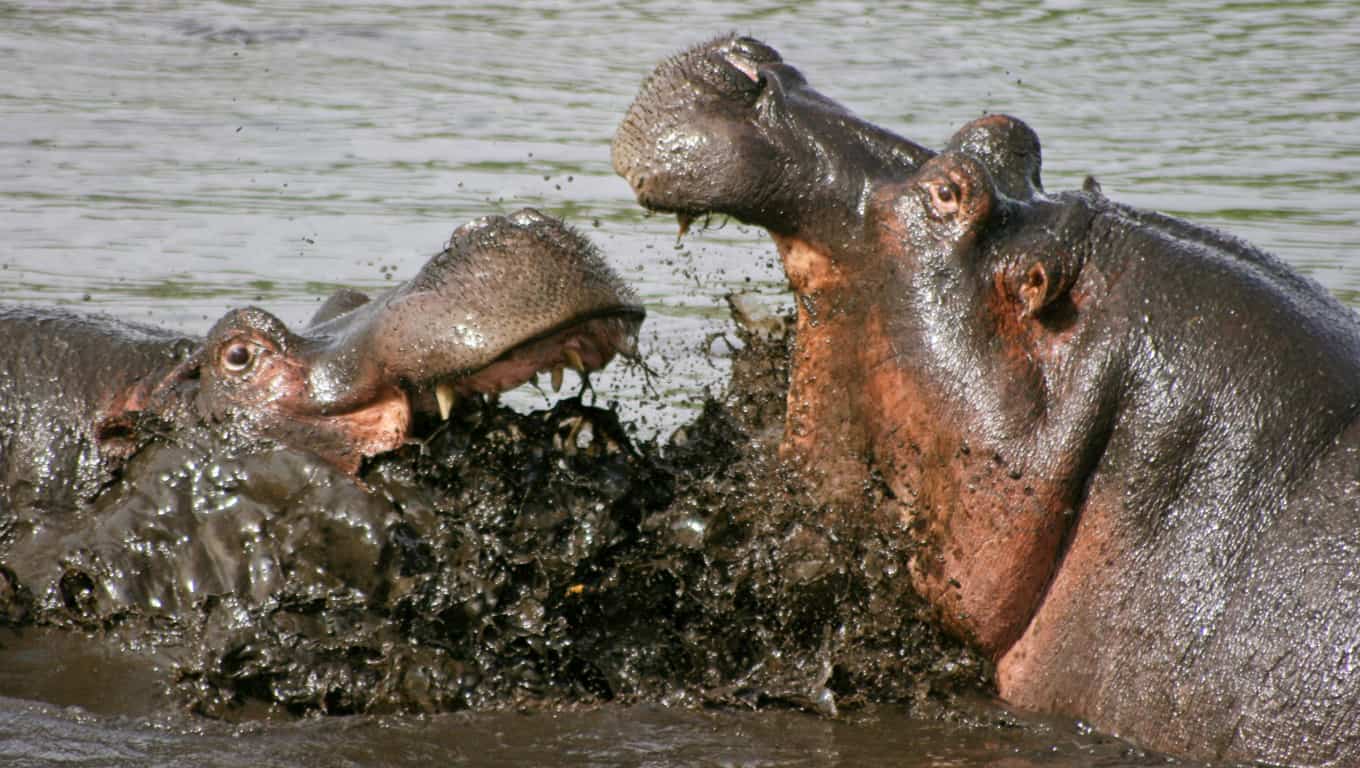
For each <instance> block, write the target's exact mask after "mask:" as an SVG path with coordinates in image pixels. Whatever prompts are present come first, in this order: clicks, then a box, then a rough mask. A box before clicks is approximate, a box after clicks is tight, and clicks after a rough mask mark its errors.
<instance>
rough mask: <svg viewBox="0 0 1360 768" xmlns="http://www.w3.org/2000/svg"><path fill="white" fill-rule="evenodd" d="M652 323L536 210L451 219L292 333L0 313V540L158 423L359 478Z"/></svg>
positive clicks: (239, 319) (252, 312)
mask: <svg viewBox="0 0 1360 768" xmlns="http://www.w3.org/2000/svg"><path fill="white" fill-rule="evenodd" d="M642 317H643V310H642V308H641V307H640V306H639V305H638V303H637V299H636V297H635V295H634V294H633V293H632V292H631V291H630V290H629V289H628V288H626V287H625V286H624V285H623V284H622V282H621V281H620V280H619V279H618V277H617V276H616V275H615V274H614V273H613V272H612V271H610V269H609V268H608V267H607V266H606V265H605V263H604V262H603V260H602V259H601V258H600V256H599V254H598V253H597V252H596V250H595V249H594V248H593V247H592V246H591V245H590V244H589V243H588V242H587V241H586V240H585V239H584V238H583V237H581V236H580V235H579V234H577V233H575V232H574V231H572V230H570V229H569V228H567V227H566V226H565V225H563V224H562V223H560V222H558V221H556V220H554V219H551V218H549V217H546V216H544V215H543V214H541V213H538V212H537V211H533V210H530V209H526V210H524V211H521V212H519V213H516V214H514V215H513V216H510V217H491V218H485V219H481V220H479V221H476V222H473V223H470V224H468V225H465V226H463V227H461V228H459V229H458V230H457V231H456V232H454V234H453V237H452V238H451V239H450V241H449V245H448V247H447V248H446V249H445V250H444V251H443V252H441V253H440V254H438V255H436V256H435V257H433V258H432V259H431V260H430V261H429V262H428V263H427V264H426V265H425V266H424V267H423V268H422V269H421V271H420V272H419V273H418V274H417V275H416V276H415V277H414V278H412V279H411V280H409V281H407V282H405V283H403V284H402V285H400V286H398V287H397V288H395V289H393V290H392V291H390V292H389V293H386V294H384V295H382V296H379V297H377V298H376V299H374V300H372V301H369V300H368V298H367V297H366V296H364V295H363V294H360V293H357V292H354V291H342V292H341V293H339V294H337V295H336V296H334V297H332V299H331V300H330V301H328V302H327V303H326V304H325V305H323V307H322V308H321V310H320V311H319V312H318V313H317V316H316V318H315V319H314V320H313V322H312V324H311V325H310V326H309V327H308V328H306V329H305V330H302V331H300V332H294V331H291V330H289V329H288V328H287V327H285V326H284V324H283V323H282V322H281V321H279V320H278V318H276V317H274V316H273V315H271V314H269V313H268V312H265V311H264V310H261V309H257V308H254V307H249V308H245V309H238V310H233V311H231V312H229V313H227V315H226V316H224V317H223V318H222V319H221V320H219V321H218V322H217V324H216V325H215V326H214V327H213V328H212V330H211V331H209V333H208V335H207V337H206V338H204V339H202V340H198V339H191V338H187V337H184V336H180V335H178V334H175V333H172V332H168V331H164V330H159V329H154V328H147V327H143V326H137V325H131V324H127V323H122V322H118V321H115V320H112V319H109V318H104V317H98V316H80V315H75V314H71V313H67V312H64V311H61V310H56V309H47V308H32V307H10V308H5V309H0V337H3V338H4V339H5V340H6V345H5V349H4V350H3V352H2V353H0V371H3V373H4V375H3V376H0V512H3V513H5V514H0V538H4V537H7V536H8V535H9V533H10V532H9V531H8V530H6V529H7V528H9V527H11V526H12V525H13V520H12V518H11V516H10V515H9V510H21V509H22V510H33V511H36V512H37V513H39V514H40V513H41V512H42V511H43V510H46V509H50V508H54V507H66V506H70V505H72V504H75V503H79V502H80V501H82V500H87V499H89V498H90V497H91V496H93V495H94V494H95V493H97V492H98V490H99V489H100V488H101V487H102V486H104V485H105V484H106V483H107V482H108V481H109V479H110V478H111V477H112V475H113V473H114V472H115V471H116V469H117V467H118V466H119V465H120V463H121V462H122V461H123V460H124V459H126V458H127V456H129V455H130V454H131V453H133V452H135V451H136V450H137V449H138V447H139V446H140V445H141V443H142V442H143V441H145V440H146V439H148V438H149V437H150V436H151V435H148V434H147V433H146V430H144V429H143V427H144V425H145V424H146V423H147V422H148V421H155V422H157V423H158V424H161V425H164V424H169V425H175V424H190V423H192V424H199V423H206V424H210V425H221V428H222V429H224V430H230V431H233V432H235V433H239V434H241V435H243V436H245V437H247V438H252V439H253V438H266V439H269V440H272V441H275V442H279V443H283V444H285V445H288V446H291V447H294V448H300V449H303V450H306V451H310V452H312V453H314V454H317V455H319V456H321V457H322V458H324V459H326V460H327V461H328V462H330V463H331V464H333V465H334V466H336V467H337V468H339V469H341V470H342V471H345V472H350V473H353V472H354V471H355V470H356V469H357V468H358V466H359V463H360V462H361V461H362V460H363V459H364V458H365V457H368V456H373V455H376V454H379V453H383V452H386V451H391V450H393V449H395V448H398V447H400V446H402V445H403V444H405V443H406V442H407V441H408V440H410V439H412V438H413V437H415V436H416V430H417V429H418V427H419V425H420V423H422V422H430V421H433V419H432V418H430V416H432V415H433V414H434V413H435V412H440V411H442V413H439V414H438V415H440V416H443V415H446V412H447V409H448V408H449V407H451V406H452V402H453V401H456V399H457V398H458V397H460V396H466V395H471V394H474V393H483V394H495V393H498V392H501V391H503V390H505V389H509V388H511V387H514V386H518V385H519V384H521V383H523V382H525V381H527V380H528V379H530V378H531V377H533V376H534V375H536V374H537V373H538V372H539V371H541V370H552V371H555V372H559V371H560V369H561V368H562V367H564V366H571V367H573V368H576V369H578V370H580V371H581V372H582V373H583V374H584V373H587V372H589V371H592V370H595V369H598V368H600V367H603V366H604V365H605V364H606V363H608V362H609V360H610V359H611V358H612V357H613V356H614V355H615V354H616V353H617V352H620V351H623V352H624V353H625V354H632V350H633V349H634V339H635V337H636V332H637V329H638V326H639V324H640V323H641V321H642ZM558 376H560V373H558ZM555 378H557V377H555ZM558 380H560V379H558ZM440 390H442V396H443V397H442V399H443V400H444V402H443V403H439V402H438V400H439V399H440V398H437V397H436V396H435V393H436V392H437V391H440ZM148 417H154V418H150V419H149V418H148ZM7 508H8V509H7Z"/></svg>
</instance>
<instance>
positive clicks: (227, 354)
mask: <svg viewBox="0 0 1360 768" xmlns="http://www.w3.org/2000/svg"><path fill="white" fill-rule="evenodd" d="M254 362H255V345H254V344H248V343H246V342H244V341H238V342H236V343H235V344H232V345H230V346H228V347H227V348H226V349H224V350H222V367H223V368H226V369H227V370H228V371H231V372H232V373H240V372H241V371H244V370H246V369H247V368H249V367H250V366H251V365H252V364H254Z"/></svg>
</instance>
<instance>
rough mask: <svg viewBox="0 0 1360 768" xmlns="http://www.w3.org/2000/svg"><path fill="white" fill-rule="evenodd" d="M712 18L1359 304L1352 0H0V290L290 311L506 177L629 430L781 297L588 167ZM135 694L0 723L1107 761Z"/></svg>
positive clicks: (301, 315) (1055, 185) (920, 758)
mask: <svg viewBox="0 0 1360 768" xmlns="http://www.w3.org/2000/svg"><path fill="white" fill-rule="evenodd" d="M734 8H735V9H736V10H733V9H734ZM734 30H735V31H738V32H743V33H749V34H753V35H755V36H757V37H760V38H762V39H764V40H766V41H767V42H769V43H771V44H773V45H774V46H775V47H777V48H778V49H779V50H780V51H781V52H782V53H783V54H784V56H785V58H786V59H787V60H788V61H790V62H792V63H794V64H795V65H797V66H799V67H800V68H802V69H803V71H804V72H805V73H806V74H807V75H808V77H809V79H810V80H811V81H812V83H813V84H814V85H815V86H816V87H818V88H819V89H820V90H822V91H823V92H824V93H826V94H828V95H831V96H833V97H834V98H837V99H838V100H840V101H841V102H842V103H844V104H846V105H848V106H850V107H851V108H853V109H854V110H856V111H857V112H859V113H860V114H861V115H863V116H864V117H866V118H868V119H870V120H872V121H875V122H878V123H880V124H883V125H885V126H888V127H891V128H893V129H895V130H897V131H899V132H901V133H903V134H905V135H906V136H909V137H911V138H913V139H916V140H918V141H921V142H922V143H925V144H929V145H936V146H938V145H939V144H941V143H943V141H944V139H945V138H946V137H947V136H948V135H949V134H950V133H951V132H952V130H953V129H954V128H955V127H957V126H958V125H960V124H961V123H963V122H965V121H966V120H968V119H971V118H972V117H975V116H977V115H979V114H981V113H982V112H984V111H1005V112H1009V113H1011V114H1015V115H1017V116H1020V117H1022V118H1024V119H1025V120H1026V121H1027V122H1029V123H1030V124H1031V125H1032V126H1034V127H1035V128H1036V130H1037V131H1038V132H1039V135H1040V136H1041V138H1042V139H1043V142H1044V149H1045V155H1046V158H1047V166H1046V168H1045V182H1046V185H1047V187H1048V188H1049V189H1051V190H1052V189H1064V188H1070V187H1074V186H1077V185H1078V184H1079V183H1080V182H1081V179H1082V178H1083V177H1084V176H1085V175H1086V174H1094V175H1095V176H1097V177H1098V178H1099V180H1100V181H1101V183H1102V185H1103V187H1104V190H1105V192H1106V194H1108V195H1109V196H1111V197H1113V198H1115V199H1117V200H1120V201H1123V202H1129V203H1134V204H1137V205H1142V206H1147V207H1152V208H1157V209H1160V210H1164V211H1168V212H1171V213H1175V214H1178V215H1183V216H1187V217H1189V218H1192V219H1195V220H1197V221H1200V222H1203V223H1207V224H1211V225H1215V226H1221V227H1223V228H1226V229H1228V230H1230V231H1232V232H1234V233H1235V234H1238V235H1240V236H1243V237H1245V238H1247V239H1248V240H1250V241H1252V242H1254V243H1255V244H1257V245H1259V246H1261V247H1264V248H1266V249H1267V250H1270V251H1273V252H1275V253H1277V254H1279V255H1280V256H1282V257H1283V258H1285V259H1286V260H1287V261H1289V262H1290V263H1292V264H1294V265H1295V266H1297V267H1299V268H1300V269H1302V270H1303V271H1305V272H1306V273H1308V274H1310V275H1311V276H1313V277H1314V278H1316V279H1317V280H1319V281H1320V282H1322V283H1323V284H1324V285H1325V286H1327V287H1328V288H1329V289H1330V290H1332V291H1334V292H1335V293H1337V294H1338V295H1340V296H1341V297H1342V298H1343V300H1345V301H1347V302H1349V303H1351V304H1352V305H1355V306H1360V247H1358V246H1360V226H1357V224H1358V223H1360V106H1358V105H1360V75H1357V74H1356V72H1357V71H1360V12H1358V11H1357V10H1356V9H1355V8H1354V6H1353V4H1351V3H1348V2H1291V3H1251V4H1245V5H1243V4H1236V3H1231V2H1226V1H1225V0H1217V1H1214V2H1190V3H1178V4H1176V5H1175V7H1174V9H1173V8H1171V7H1168V6H1164V5H1162V4H1160V3H1136V4H1121V5H1120V6H1118V7H1113V6H1107V5H1104V4H1101V5H1096V4H1092V6H1091V7H1084V6H1083V5H1082V4H1080V3H1076V2H1048V3H1042V2H1034V3H1017V4H1007V3H999V2H949V3H943V2H941V3H921V4H916V5H915V6H914V7H912V8H904V9H893V10H884V9H882V8H881V7H880V4H877V3H857V2H804V3H768V2H760V1H759V0H753V1H752V2H747V3H742V4H740V5H739V6H738V5H733V4H730V3H724V2H709V1H707V0H689V1H687V2H683V3H662V2H655V3H652V2H625V3H618V2H613V3H584V2H573V3H566V2H560V3H532V2H524V3H521V2H517V3H504V4H491V3H477V4H470V3H437V4H436V3H431V4H421V3H416V2H409V3H401V4H398V5H394V6H386V5H377V4H364V3H353V4H350V3H340V2H334V3H327V4H322V3H315V4H309V3H284V2H269V3H248V2H242V3H202V2H194V3H168V2H167V3H128V4H114V3H111V4H102V5H75V4H72V5H66V4H62V3H33V4H27V5H24V6H18V5H12V4H3V3H0V233H3V236H4V239H5V241H6V248H5V250H4V251H3V252H0V301H5V302H20V301H22V302H37V303H57V304H71V305H74V306H76V307H78V308H80V309H89V310H98V311H103V312H108V313H111V314H115V315H119V316H124V317H128V318H133V319H140V320H151V321H153V322H156V323H160V324H163V325H167V326H172V327H176V328H181V329H184V330H190V331H199V332H201V331H203V330H206V328H207V327H208V326H209V325H210V324H211V323H212V321H213V320H214V319H216V318H217V317H218V316H219V315H221V314H222V313H223V312H225V311H226V310H227V309H228V308H231V307H237V306H241V305H243V304H252V303H253V304H259V305H261V306H264V307H266V308H268V309H270V310H271V311H274V312H275V313H277V314H279V315H280V316H281V317H283V318H284V319H285V320H286V321H288V322H291V323H298V322H302V321H303V320H304V319H305V318H306V317H307V316H308V314H309V313H310V312H311V311H312V309H313V308H314V307H315V306H316V304H317V302H318V301H319V300H320V299H321V298H322V297H323V296H324V295H326V294H327V293H328V292H329V291H331V290H332V289H333V288H334V287H335V286H338V285H347V286H352V287H358V288H363V289H374V290H378V289H381V288H382V287H383V286H385V285H387V284H389V283H390V282H391V281H393V280H395V279H401V278H402V277H404V276H407V275H409V274H411V273H412V272H414V271H415V269H417V268H418V266H419V265H420V264H421V263H422V262H423V261H424V259H425V258H426V257H427V256H428V255H429V254H430V253H433V252H434V251H436V250H438V249H439V247H440V246H441V245H442V243H443V242H444V240H445V239H446V238H447V237H448V234H449V232H450V231H452V229H453V228H454V227H455V226H457V225H458V224H461V223H463V222H465V221H468V220H470V219H473V218H476V217H478V216H482V215H486V214H489V213H504V212H509V211H513V210H515V209H517V208H519V207H521V206H524V205H532V206H536V207H539V208H542V209H544V210H545V211H547V212H549V213H552V214H555V215H558V216H562V217H564V218H566V219H567V220H568V221H570V222H571V223H573V224H575V225H576V226H577V227H580V228H581V229H583V230H584V231H586V232H587V233H588V234H589V235H590V236H591V237H592V238H593V239H594V240H595V241H596V242H597V243H598V244H599V245H600V246H601V247H602V249H603V250H604V251H605V253H606V255H607V256H608V258H609V259H610V260H611V262H612V263H613V264H614V265H615V266H616V268H618V269H619V271H620V272H621V273H622V274H624V275H625V276H626V277H627V278H628V279H629V280H630V281H632V282H633V283H634V284H635V285H637V287H638V288H639V290H640V291H641V293H642V295H643V297H644V299H645V300H646V302H647V305H648V309H649V312H650V317H649V320H648V324H647V327H646V329H645V333H644V337H643V340H642V342H643V345H644V352H645V353H646V356H647V360H648V363H649V365H650V366H651V367H652V368H654V369H656V370H658V371H660V372H661V373H662V374H663V377H662V379H661V382H660V383H658V384H657V388H658V391H656V392H652V391H649V390H647V389H645V388H644V386H643V382H642V381H641V379H640V378H639V377H638V376H637V375H636V374H634V373H631V372H627V371H620V372H616V373H613V374H610V375H606V376H601V377H599V379H598V380H597V384H598V386H599V389H600V391H601V392H603V393H608V394H607V396H608V397H610V398H617V399H619V400H620V401H622V408H623V409H624V411H625V412H631V413H633V414H634V415H635V417H636V419H637V420H638V421H639V423H640V426H641V429H642V431H643V432H644V433H650V434H657V433H663V434H664V433H665V432H666V431H668V430H669V429H671V428H672V427H673V426H675V425H676V424H679V423H682V422H684V421H685V420H687V419H688V418H689V417H690V416H691V415H692V413H693V411H692V409H693V406H694V405H695V404H696V403H697V401H698V399H699V397H700V395H701V393H702V391H703V389H704V388H705V387H712V386H718V385H720V384H721V382H722V381H723V378H724V376H725V374H726V363H725V361H724V359H722V358H721V357H719V356H718V355H720V354H721V350H722V349H723V346H722V345H721V344H718V345H714V348H713V355H709V354H707V353H706V352H704V351H703V347H704V345H703V341H704V339H705V338H706V337H707V336H708V335H709V334H712V333H715V332H719V331H721V330H722V329H723V328H724V327H725V310H724V309H723V303H722V296H723V295H724V294H725V293H727V292H728V291H731V290H736V289H746V290H756V291H759V292H761V293H762V294H763V295H764V296H766V297H767V300H768V301H769V302H770V303H779V302H784V301H787V295H786V293H785V291H784V287H783V280H782V273H781V272H780V269H779V267H778V265H777V263H776V261H775V259H774V255H773V249H772V248H771V247H770V246H769V244H768V242H767V240H766V238H765V236H764V235H763V234H762V233H760V232H758V231H755V230H752V229H749V228H745V227H741V226H736V225H729V226H727V227H725V228H722V229H717V230H711V231H708V232H705V233H702V234H699V235H697V236H696V235H693V234H692V235H691V236H689V237H688V238H686V240H685V241H683V242H682V243H681V244H680V245H679V246H677V244H676V241H675V222H674V221H673V220H668V219H663V218H660V217H651V218H649V217H646V216H645V215H644V214H643V212H642V211H641V210H640V209H639V208H638V207H637V206H636V205H635V204H634V203H633V199H632V195H631V193H630V192H629V190H628V188H627V185H626V184H625V183H624V182H623V181H622V180H621V179H619V178H617V177H615V176H614V175H613V172H612V170H611V169H610V166H609V141H610V138H611V136H612V134H613V130H614V128H615V126H616V125H617V122H618V120H619V118H620V117H621V116H622V114H623V111H624V109H625V108H626V107H627V105H628V104H629V103H630V101H631V100H632V97H633V95H634V93H635V91H636V88H637V85H638V84H639V82H640V80H641V78H642V77H643V76H644V75H645V74H646V73H647V72H648V71H650V69H651V68H652V67H653V66H654V65H655V64H656V63H657V62H658V61H659V60H661V59H662V58H664V57H666V56H668V55H670V54H672V53H674V52H676V51H678V50H680V49H681V48H682V47H685V46H688V45H690V44H692V43H696V42H700V41H703V40H705V39H708V38H710V37H713V36H716V35H719V34H722V33H726V32H730V31H734ZM507 309H508V311H513V308H507ZM516 400H517V401H518V402H519V403H521V404H523V405H532V404H541V403H542V402H543V401H542V396H540V395H538V394H536V393H533V392H532V391H526V392H524V393H520V394H518V395H517V396H516ZM166 717H167V718H168V719H163V720H162V719H154V718H153V719H145V718H118V717H111V716H100V715H90V714H82V713H78V712H71V711H69V710H60V709H55V708H51V707H48V706H46V705H36V704H29V703H25V702H21V701H18V700H12V699H11V700H0V744H3V745H4V749H3V751H4V752H5V753H6V754H8V755H11V756H19V757H18V758H17V759H20V760H21V761H23V760H26V761H27V762H28V764H48V763H58V762H59V763H62V764H74V765H101V764H108V763H110V762H116V761H122V762H135V763H139V764H156V765H179V764H195V765H206V764H237V763H239V762H254V763H259V764H277V765H285V764H308V763H312V764H322V763H324V764H341V765H343V764H353V765H376V764H387V763H392V764H421V763H422V761H425V760H429V761H431V762H433V761H434V760H436V759H438V760H439V761H441V762H453V763H463V764H468V763H471V764H479V765H495V764H499V763H507V764H508V763H512V762H522V761H526V760H527V761H536V762H545V761H553V762H559V761H560V762H563V763H566V764H615V765H653V764H667V763H669V762H673V763H691V762H713V763H719V764H723V763H726V764H755V765H830V764H836V763H842V762H857V763H869V764H873V763H878V764H885V763H901V762H908V763H910V764H919V765H935V764H959V765H980V764H984V763H991V762H995V761H998V760H1003V759H1013V760H1017V761H1018V762H1016V763H1015V764H1018V765H1028V764H1036V763H1038V764H1069V765H1089V764H1092V763H1093V762H1096V761H1097V757H1096V756H1095V755H1096V754H1099V755H1101V757H1099V760H1100V761H1106V762H1107V763H1108V764H1112V765H1113V764H1141V762H1139V761H1137V760H1136V758H1132V757H1130V758H1124V757H1122V753H1121V752H1120V751H1119V750H1118V749H1113V750H1111V751H1107V752H1099V749H1101V748H1103V747H1100V746H1099V745H1097V746H1095V747H1090V745H1089V744H1088V745H1086V746H1087V747H1090V748H1091V749H1096V750H1097V753H1081V752H1080V751H1077V752H1073V751H1072V750H1071V749H1067V748H1066V747H1065V746H1064V747H1062V748H1057V745H1059V744H1060V743H1061V744H1063V745H1066V744H1067V743H1068V742H1067V736H1066V735H1061V734H1066V733H1067V732H1066V731H1062V730H1060V729H1059V730H1052V729H1048V727H1047V726H1029V727H1026V728H1022V729H1019V730H1020V731H1021V732H1022V733H1023V734H1024V739H1029V738H1031V737H1033V738H1034V739H1035V741H1032V742H1031V741H1023V740H1022V741H1023V745H1019V746H1018V745H1017V742H1015V741H1009V740H1008V739H1009V738H1010V735H1013V734H1011V732H1010V731H1007V730H1004V729H976V728H967V727H959V728H955V729H953V730H949V729H947V728H945V726H941V725H938V724H928V723H913V722H911V721H908V720H905V719H904V718H902V717H894V716H893V715H892V714H891V713H884V714H880V715H879V716H878V718H879V719H878V720H876V721H874V722H856V723H838V722H825V721H820V720H815V719H812V718H809V717H805V716H801V715H794V714H787V713H785V714H778V713H766V714H757V715H738V714H734V713H722V714H717V715H711V714H703V713H685V712H671V711H667V710H664V709H647V710H643V711H641V712H626V713H620V712H617V711H605V712H602V713H600V712H596V713H574V714H562V715H557V716H547V715H540V716H534V717H527V718H526V717H521V716H518V715H511V714H474V715H459V716H448V717H442V718H433V719H416V720H409V721H408V720H391V721H387V720H383V721H378V720H363V719H361V720H357V721H356V720H347V721H335V722H330V721H328V722H323V723H303V724H292V725H256V726H251V727H248V728H247V729H246V731H245V732H241V731H238V730H233V729H229V728H227V727H226V726H218V725H217V724H205V723H200V722H196V721H192V720H185V719H182V718H178V717H170V716H166ZM932 728H935V729H941V728H944V729H945V730H944V731H943V735H939V734H936V735H935V736H933V737H932V736H929V735H928V732H932V731H931V729H932ZM493 734H502V736H499V737H493ZM742 735H745V736H746V737H745V738H742V737H741V736H742ZM498 738H499V739H500V740H499V741H497V739H498ZM1073 738H1076V737H1073ZM932 739H933V740H932ZM1046 739H1047V740H1048V741H1045V740H1046ZM1045 743H1048V744H1050V745H1052V746H1054V747H1055V749H1053V750H1047V749H1046V748H1045V747H1044V746H1042V745H1043V744H1045ZM917 744H925V745H929V746H928V748H921V749H916V748H914V747H913V745H917ZM396 745H400V746H401V748H400V749H397V748H396ZM879 745H882V746H883V747H884V748H883V749H878V746H879ZM989 745H990V746H989ZM321 755H326V756H327V758H328V759H325V760H322V758H321V757H320V756H321ZM1017 755H1018V756H1017ZM332 757H333V758H334V759H329V758H332ZM270 761H274V762H270ZM1121 761H1123V762H1122V763H1121Z"/></svg>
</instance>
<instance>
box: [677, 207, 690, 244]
mask: <svg viewBox="0 0 1360 768" xmlns="http://www.w3.org/2000/svg"><path fill="white" fill-rule="evenodd" d="M675 220H676V221H678V222H680V231H679V232H678V233H677V234H676V235H675V242H677V243H678V242H680V240H681V238H683V237H684V236H685V233H686V232H689V225H690V224H693V223H694V217H693V216H691V215H689V214H688V213H677V214H675Z"/></svg>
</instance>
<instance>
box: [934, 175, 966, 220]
mask: <svg viewBox="0 0 1360 768" xmlns="http://www.w3.org/2000/svg"><path fill="white" fill-rule="evenodd" d="M930 201H931V203H932V204H933V205H934V206H935V210H936V211H939V212H940V213H945V214H948V213H956V212H957V211H958V210H959V190H958V188H957V187H955V186H954V185H953V184H952V183H950V182H941V183H939V184H933V185H931V187H930Z"/></svg>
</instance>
